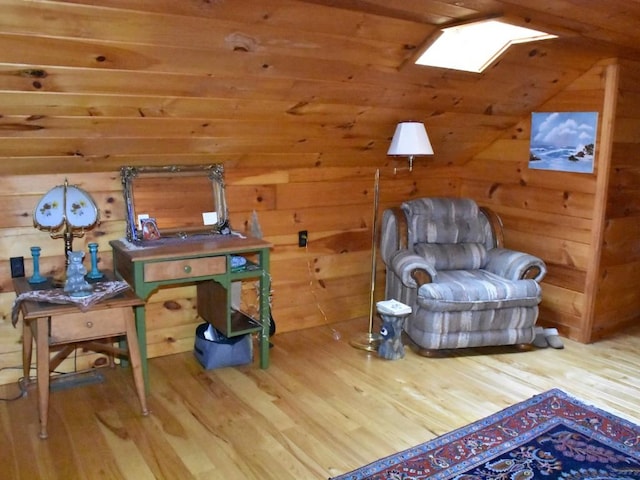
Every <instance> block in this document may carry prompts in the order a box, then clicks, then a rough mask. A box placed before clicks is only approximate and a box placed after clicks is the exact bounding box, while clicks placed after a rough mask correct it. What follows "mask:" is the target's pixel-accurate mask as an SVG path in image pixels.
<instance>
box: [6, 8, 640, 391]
mask: <svg viewBox="0 0 640 480" xmlns="http://www.w3.org/2000/svg"><path fill="white" fill-rule="evenodd" d="M433 29H434V27H433V26H431V25H428V24H425V23H421V22H414V21H408V20H398V19H393V18H389V17H382V16H376V15H372V14H363V13H361V12H355V11H349V10H341V9H337V8H333V7H331V6H327V5H316V4H310V3H306V2H300V1H296V0H245V1H242V2H175V1H173V0H73V1H65V2H59V1H49V0H42V1H39V2H31V1H26V0H4V1H3V2H2V15H1V16H0V175H2V184H1V187H0V189H1V190H0V251H1V258H0V260H1V261H0V315H1V319H2V321H0V367H17V366H19V365H20V364H21V357H20V349H21V345H20V341H21V340H20V330H19V329H14V328H13V327H12V326H11V323H10V311H11V306H12V303H13V300H14V297H15V295H14V293H13V290H12V285H11V278H10V272H9V262H8V261H7V260H8V258H9V257H14V256H23V257H25V263H26V271H27V274H28V275H29V274H30V273H31V271H32V267H31V260H30V253H29V247H30V246H32V245H39V246H41V247H42V262H41V263H42V270H43V272H45V273H48V274H53V273H57V272H60V271H61V270H62V269H63V266H64V258H63V243H62V240H52V239H51V238H49V236H48V234H46V233H44V232H40V231H38V230H36V229H34V228H33V226H32V220H31V215H32V211H33V208H34V206H35V205H36V203H37V201H38V199H39V198H40V196H41V195H43V194H44V193H45V192H46V191H47V190H48V189H50V188H51V187H53V186H54V185H57V184H60V183H62V182H63V181H64V179H65V178H67V179H68V180H69V182H70V183H71V184H78V185H80V186H82V187H83V188H84V189H86V190H87V191H89V192H90V193H91V194H92V195H93V196H94V198H95V199H96V200H97V202H98V204H99V208H100V210H101V215H102V222H101V224H100V225H99V226H98V227H97V228H95V229H94V230H92V231H91V232H89V233H88V234H87V235H86V236H85V237H84V238H82V239H76V240H75V241H74V248H75V249H85V250H86V244H87V243H88V242H92V241H95V242H97V243H98V244H99V247H100V257H101V263H100V266H101V267H102V268H109V267H110V265H111V256H110V252H109V247H108V242H109V240H112V239H116V238H120V237H122V236H123V235H124V231H125V224H124V205H123V198H122V194H121V185H120V179H119V168H120V166H122V165H168V164H208V163H212V162H220V163H223V164H224V165H225V169H226V181H227V196H228V204H229V209H230V215H231V224H232V227H233V228H234V229H236V230H239V231H247V230H249V229H250V226H251V225H252V222H253V219H254V216H255V218H257V220H258V222H259V224H260V227H261V230H262V232H263V234H264V236H265V238H266V239H267V240H269V241H271V242H272V243H273V244H274V249H273V253H272V277H273V282H272V283H273V314H274V318H275V320H276V323H277V327H278V330H279V331H289V330H295V329H300V328H305V327H309V326H315V325H324V324H330V323H332V322H334V321H338V320H344V319H348V318H357V317H366V316H367V315H368V312H369V292H370V285H369V281H370V266H371V236H372V231H371V230H372V216H373V198H372V197H373V190H374V188H373V179H374V174H375V171H376V169H380V171H381V186H380V196H381V199H380V209H381V210H382V209H383V208H385V207H387V206H391V205H397V204H399V203H400V202H401V201H403V200H405V199H408V198H411V197H420V196H428V195H459V194H465V195H470V196H473V197H476V198H477V199H478V200H479V201H480V202H481V203H485V204H490V205H491V206H494V207H496V210H498V211H499V213H501V214H502V215H503V217H504V220H505V224H506V226H507V243H508V244H510V245H511V246H513V247H522V248H523V249H526V250H530V251H533V252H535V253H539V254H541V256H542V257H543V258H545V260H547V262H548V263H549V264H550V266H551V271H550V274H549V276H548V278H547V280H546V282H545V285H544V292H545V300H544V303H543V308H542V317H543V318H544V319H545V320H546V321H548V322H551V323H554V324H558V325H559V326H561V327H562V328H563V331H564V332H565V333H567V334H570V335H571V336H573V337H575V338H583V337H581V336H580V332H581V328H582V327H581V325H582V321H583V320H582V318H583V315H584V295H585V282H586V276H587V273H588V270H589V268H588V265H589V262H590V261H591V260H590V259H591V258H592V255H593V253H592V249H591V248H592V239H591V232H592V229H593V208H594V201H595V195H596V188H597V185H596V178H595V177H594V176H589V175H571V174H560V175H558V174H555V173H545V172H534V171H529V170H527V168H526V160H527V158H528V136H527V129H528V127H527V125H528V114H529V112H530V111H532V110H536V109H540V108H550V109H578V108H579V109H581V110H583V109H589V110H597V111H601V109H602V106H603V101H604V100H603V96H604V87H603V77H602V75H603V73H604V71H605V67H604V66H600V67H597V68H595V69H593V70H591V71H589V73H588V74H586V75H583V74H584V72H585V69H588V68H589V67H590V66H591V65H593V64H594V63H595V62H596V61H597V60H598V59H599V58H600V57H601V53H599V52H598V48H596V47H594V48H591V49H588V50H585V49H583V48H581V47H580V46H579V44H578V43H577V41H576V40H575V39H574V38H571V37H567V38H564V39H559V40H558V41H554V42H542V43H538V44H537V45H536V46H535V48H531V47H529V46H524V45H520V46H517V47H514V48H512V49H510V50H509V52H508V53H507V54H506V55H505V56H504V57H503V58H502V59H501V60H500V62H498V63H497V64H496V65H495V66H494V67H493V68H491V69H490V70H488V71H487V72H486V73H484V74H483V75H481V76H477V75H473V74H467V73H456V72H448V71H445V72H443V71H441V70H438V69H425V68H422V67H416V66H414V65H412V64H411V61H410V59H411V56H412V55H413V54H414V53H415V49H416V46H417V45H420V44H421V43H422V42H423V41H424V40H425V39H426V38H427V37H428V36H429V35H430V34H431V33H432V32H433ZM628 91H629V93H630V94H631V92H632V90H631V89H630V88H629V89H628ZM549 98H552V99H553V100H552V101H551V102H549V103H547V104H545V102H546V101H547V100H548V99H549ZM626 101H627V100H625V102H626ZM541 105H542V106H543V107H541ZM621 109H622V108H619V110H621ZM631 109H632V108H631V107H629V110H631ZM627 117H628V115H627ZM403 120H418V121H424V122H425V123H426V125H427V129H428V131H429V135H430V138H431V141H432V143H433V146H434V149H435V151H436V155H434V157H430V158H427V159H419V160H417V161H416V165H415V167H414V171H413V172H412V173H411V174H409V173H408V172H406V171H403V172H400V173H398V174H397V175H394V173H393V170H394V168H393V167H394V166H396V165H399V166H404V165H406V164H405V163H404V162H405V161H404V160H400V161H399V162H395V161H393V160H391V159H389V157H387V155H386V151H387V148H388V145H389V141H390V139H391V135H392V134H393V131H394V129H395V125H396V124H397V122H399V121H403ZM622 123H623V124H627V125H629V126H631V125H632V124H631V123H630V122H622ZM620 135H622V133H620ZM625 145H626V146H627V147H629V144H628V143H624V142H617V143H616V144H615V146H614V152H618V151H619V150H620V149H621V148H624V147H625ZM623 157H624V155H623V154H622V153H620V155H619V156H618V158H619V159H620V160H619V162H620V163H621V164H622V163H623ZM469 160H471V161H470V162H469ZM599 161H600V159H599ZM468 162H469V163H468ZM627 171H628V172H631V171H634V170H632V169H630V167H629V168H627ZM636 173H637V172H636ZM612 177H616V175H615V174H613V175H612ZM617 178H620V179H622V178H624V179H625V180H624V181H627V182H629V180H628V179H627V177H626V176H624V177H623V176H621V175H620V176H617ZM622 182H623V180H618V183H619V184H622ZM625 185H628V188H627V195H628V196H632V195H633V192H634V191H635V190H634V189H635V185H637V178H635V179H634V180H631V181H630V183H627V184H625ZM625 198H627V197H625ZM618 208H619V207H618ZM608 210H609V211H611V212H612V213H611V216H612V217H616V218H621V217H620V216H619V215H617V214H615V213H613V212H614V211H615V207H614V205H612V206H611V207H610V208H608ZM633 211H634V212H635V210H633ZM623 216H624V215H623ZM626 216H627V217H628V216H629V215H626ZM625 220H628V219H626V218H625ZM300 230H307V231H308V232H309V244H308V247H307V248H299V247H298V245H297V234H298V231H300ZM607 233H609V231H608V232H607ZM611 235H615V234H614V232H613V231H611ZM615 239H616V241H617V243H618V244H619V245H620V246H621V248H622V249H624V248H626V247H627V246H628V245H629V243H628V242H631V240H630V239H624V240H623V239H622V238H620V237H619V236H615ZM625 242H627V243H625ZM634 248H635V247H634ZM607 252H608V251H607ZM621 256H622V254H621V252H620V251H618V252H616V258H617V259H619V258H620V257H621ZM615 262H617V260H616V261H614V262H613V263H615ZM613 263H612V265H613ZM615 264H616V265H618V263H615ZM620 265H621V264H620ZM377 268H378V272H379V275H378V276H377V283H378V287H379V288H377V289H376V294H377V295H381V293H382V291H383V288H382V285H383V283H384V275H383V268H382V265H381V262H380V261H378V264H377ZM619 268H622V266H621V267H619ZM609 271H611V269H609ZM245 293H246V294H247V295H246V296H247V298H248V300H247V308H251V295H250V293H251V292H250V291H247V292H245ZM194 296H195V289H194V287H192V286H184V287H180V288H174V289H163V290H160V291H159V292H157V293H156V294H154V295H153V296H152V297H151V298H150V300H149V305H148V309H149V314H148V315H147V319H148V322H149V325H148V342H149V353H150V355H151V356H156V355H164V354H169V353H173V352H180V351H186V350H190V349H191V348H192V347H193V332H194V329H195V326H196V325H197V323H198V322H199V320H198V319H197V317H196V313H195V308H194V307H195V304H194V301H193V299H194ZM614 303H615V302H614ZM601 308H603V309H606V310H609V307H607V306H606V305H604V304H603V305H602V306H601ZM615 308H619V307H618V306H616V307H615ZM627 313H628V314H629V315H630V314H631V312H630V311H629V312H627ZM92 361H93V357H91V356H86V357H82V358H80V359H79V360H78V366H79V367H82V366H83V365H88V364H90V362H92ZM61 368H63V369H64V368H73V365H63V366H62V367H61ZM19 375H20V374H19V372H18V371H16V370H3V371H0V383H6V382H7V381H9V380H13V379H15V378H17V377H18V376H19Z"/></svg>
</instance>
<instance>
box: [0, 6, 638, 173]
mask: <svg viewBox="0 0 640 480" xmlns="http://www.w3.org/2000/svg"><path fill="white" fill-rule="evenodd" d="M502 14H505V15H509V16H515V17H518V18H520V19H521V20H522V21H524V22H527V23H531V24H532V25H534V26H536V27H547V26H548V27H550V28H552V30H553V32H554V33H555V32H556V31H558V32H562V35H561V38H559V39H556V40H546V41H542V42H536V43H532V44H523V45H519V46H516V47H513V48H511V49H509V51H508V52H507V53H506V54H505V55H504V56H503V57H502V58H501V59H500V60H499V61H498V62H497V63H496V64H495V65H493V66H492V67H490V68H489V69H488V70H487V71H485V72H484V73H483V74H481V75H478V74H471V73H465V72H453V71H447V70H441V69H433V68H426V67H418V66H415V65H414V64H413V62H412V59H413V58H414V57H415V56H416V55H417V53H418V51H419V49H420V47H421V45H423V44H424V42H425V40H426V39H427V38H428V37H429V36H430V35H432V34H433V33H434V32H435V31H436V30H437V28H438V26H442V25H448V24H450V23H452V22H459V21H465V20H469V19H473V18H481V17H487V16H494V15H502ZM639 18H640V3H638V2H633V1H631V0H610V1H608V2H601V1H600V0H580V1H578V0H537V1H535V2H533V1H529V0H512V1H496V0H466V1H465V0H460V1H438V0H403V1H401V2H400V1H398V2H388V1H387V0H269V1H267V0H243V1H242V2H239V1H238V2H236V1H231V0H209V1H195V0H192V1H184V2H182V1H180V2H176V1H174V0H68V1H64V2H60V1H49V0H42V1H39V2H30V1H25V0H5V1H4V2H3V12H2V15H1V16H0V52H1V53H0V105H1V106H2V111H1V112H0V114H1V115H3V117H2V118H1V119H0V124H2V135H0V141H2V142H3V143H2V151H3V155H5V156H7V157H12V158H18V157H21V158H22V159H23V160H25V162H22V163H20V164H18V163H17V162H16V163H14V164H13V165H12V164H11V163H9V162H4V165H3V166H0V169H2V171H4V172H7V173H18V172H29V171H33V169H34V168H36V167H37V168H38V169H41V168H42V167H43V166H46V168H50V169H52V170H53V169H54V168H59V167H56V165H60V163H59V162H54V161H53V159H55V158H57V157H64V158H65V168H67V169H72V170H73V169H85V168H92V169H96V168H98V169H104V170H109V169H113V167H114V165H119V164H121V163H122V162H124V161H127V162H128V161H130V160H131V159H130V158H126V157H127V156H128V157H131V156H134V155H159V154H164V155H182V154H184V155H193V154H200V153H201V154H203V155H204V154H214V155H221V156H224V157H223V158H224V159H225V160H233V159H234V155H236V154H239V155H241V156H242V157H241V158H242V159H243V160H244V161H245V164H246V165H248V166H251V161H250V160H251V158H256V161H257V156H258V155H260V159H259V160H260V162H264V161H265V160H264V158H265V155H266V154H273V155H274V158H275V156H276V155H278V156H279V157H278V158H279V159H280V160H279V161H284V160H283V159H285V158H286V155H284V154H286V153H289V152H297V153H299V154H305V155H308V157H305V158H308V159H309V165H314V164H316V163H317V162H319V161H322V160H323V159H326V158H330V161H331V162H332V163H331V164H332V165H336V164H337V165H340V164H371V163H372V162H371V159H372V158H374V159H380V160H379V161H381V162H383V161H385V160H386V148H387V147H388V141H389V139H390V136H391V134H392V132H393V127H394V125H395V123H396V122H398V121H401V120H420V121H425V122H426V123H427V124H428V130H429V135H430V138H431V139H432V142H433V144H434V149H435V150H436V152H437V153H438V154H437V155H436V156H435V157H434V160H433V161H434V162H436V163H437V162H444V163H447V164H448V163H452V162H454V163H455V162H462V161H464V160H465V159H468V158H470V156H471V155H473V154H474V153H476V152H478V151H480V150H482V149H483V148H485V146H486V145H488V144H489V143H490V142H491V141H492V140H493V139H495V138H497V137H498V136H499V135H500V134H501V133H503V132H504V131H505V129H507V128H509V127H511V126H513V125H515V124H516V123H517V122H518V121H519V120H521V119H522V118H523V117H524V116H526V115H528V114H529V113H530V112H531V111H532V110H535V108H536V107H537V106H539V105H541V104H543V103H544V102H545V101H546V100H548V99H549V98H551V97H553V96H554V95H555V94H556V93H558V92H559V91H561V90H562V89H563V88H565V87H566V86H567V85H569V84H570V83H571V82H572V81H574V80H575V79H576V78H578V77H579V76H580V75H581V74H583V73H584V72H585V71H587V70H588V69H589V68H590V67H591V66H592V65H594V64H596V63H597V62H598V61H599V60H602V59H603V58H609V57H616V56H626V57H629V58H636V59H638V58H640V54H639V53H638V45H640V28H637V26H638V23H639V22H638V19H639ZM141 119H144V121H142V120H141ZM234 122H235V123H234ZM89 138H91V141H89V140H88V139H89ZM25 139H29V140H30V141H29V142H25ZM238 152H240V153H238ZM328 153H330V154H331V155H328ZM118 155H120V158H116V157H117V156H118ZM365 155H366V160H365V159H364V158H363V157H364V156H365ZM252 156H253V157H252ZM45 157H46V158H50V159H51V160H52V161H50V162H44V160H42V159H43V158H45ZM358 157H360V158H358ZM27 158H32V159H36V158H39V160H37V161H36V160H34V161H33V162H32V164H29V163H28V162H27V161H26V159H27ZM91 158H101V159H102V161H101V162H100V163H99V164H98V163H96V165H93V166H89V163H88V160H87V159H91ZM300 158H302V157H301V156H299V157H297V160H296V162H297V163H296V165H297V166H300V163H299V161H300V160H299V159H300ZM247 159H248V160H247ZM158 161H160V160H158ZM173 161H175V160H173ZM376 161H378V160H376ZM74 162H75V164H74ZM262 164H264V163H261V165H262ZM7 165H9V166H7ZM305 165H306V164H305ZM60 168H61V167H60Z"/></svg>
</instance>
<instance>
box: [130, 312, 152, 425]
mask: <svg viewBox="0 0 640 480" xmlns="http://www.w3.org/2000/svg"><path fill="white" fill-rule="evenodd" d="M126 322H127V347H128V350H129V361H130V362H131V371H132V372H133V383H134V384H135V386H136V391H137V393H138V399H139V400H140V408H141V409H142V415H148V414H149V409H148V408H147V395H146V385H145V383H144V378H143V374H142V362H141V357H140V347H139V343H138V335H137V334H136V326H135V323H134V315H133V312H129V315H128V317H127V320H126Z"/></svg>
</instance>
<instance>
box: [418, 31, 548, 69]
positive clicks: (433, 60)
mask: <svg viewBox="0 0 640 480" xmlns="http://www.w3.org/2000/svg"><path fill="white" fill-rule="evenodd" d="M556 37H557V36H556V35H551V34H549V33H546V32H540V31H538V30H532V29H530V28H524V27H518V26H516V25H511V24H508V23H504V22H500V21H498V20H484V21H481V22H475V23H468V24H465V25H458V26H455V27H449V28H443V29H442V31H441V34H440V36H439V37H438V38H437V39H436V40H435V41H434V42H433V43H432V44H431V45H430V46H429V47H428V48H427V50H426V51H425V52H424V53H423V54H422V55H421V56H420V57H419V58H418V60H416V63H417V64H418V65H426V66H430V67H440V68H452V69H455V70H464V71H467V72H475V73H481V72H482V71H483V70H484V69H485V68H487V67H488V66H489V65H491V63H492V62H493V61H494V60H496V59H497V58H498V57H499V56H500V55H501V54H502V53H504V51H505V50H506V49H507V48H509V46H510V45H512V44H514V43H524V42H533V41H536V40H545V39H549V38H556Z"/></svg>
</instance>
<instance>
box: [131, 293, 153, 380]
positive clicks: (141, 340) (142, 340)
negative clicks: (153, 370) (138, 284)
mask: <svg viewBox="0 0 640 480" xmlns="http://www.w3.org/2000/svg"><path fill="white" fill-rule="evenodd" d="M133 311H134V313H135V318H136V333H137V338H138V350H139V357H140V367H141V369H142V378H143V380H144V388H145V391H147V392H148V391H149V369H148V366H147V323H146V320H145V310H144V305H139V306H137V307H134V308H133ZM129 348H131V346H130V345H129Z"/></svg>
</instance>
